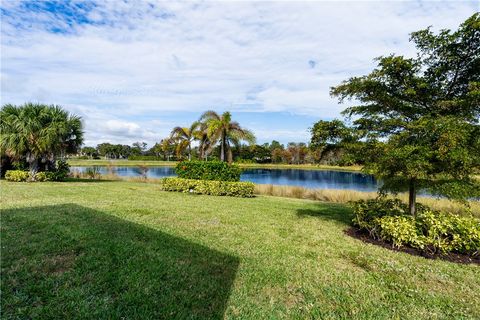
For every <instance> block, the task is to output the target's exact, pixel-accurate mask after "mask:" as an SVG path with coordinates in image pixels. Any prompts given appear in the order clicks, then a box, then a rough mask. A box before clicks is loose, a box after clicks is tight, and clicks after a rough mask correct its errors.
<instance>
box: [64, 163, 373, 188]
mask: <svg viewBox="0 0 480 320" xmlns="http://www.w3.org/2000/svg"><path fill="white" fill-rule="evenodd" d="M148 168H149V170H148V172H147V177H148V178H163V177H171V176H175V171H174V168H173V167H148ZM86 169H87V167H71V170H72V171H79V172H84V171H85V170H86ZM109 170H110V171H112V170H113V171H114V172H115V173H116V174H117V175H118V176H120V177H138V176H140V174H141V171H140V169H139V168H137V167H113V168H108V167H99V171H100V173H101V174H107V173H109ZM240 179H241V180H242V181H251V182H254V183H258V184H275V185H287V186H301V187H305V188H312V189H347V190H357V191H377V189H378V187H379V183H378V181H376V180H375V178H374V177H373V176H370V175H365V174H362V173H359V172H344V171H335V170H302V169H246V170H244V171H243V172H242V175H241V178H240Z"/></svg>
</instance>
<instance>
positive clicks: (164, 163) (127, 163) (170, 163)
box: [68, 159, 362, 171]
mask: <svg viewBox="0 0 480 320" xmlns="http://www.w3.org/2000/svg"><path fill="white" fill-rule="evenodd" d="M68 163H69V164H70V165H71V166H108V165H114V166H125V167H128V166H140V165H143V166H150V167H173V166H175V165H176V164H177V162H176V161H142V160H104V159H98V160H88V159H87V160H84V159H70V160H68ZM239 166H240V167H242V168H263V169H304V170H338V171H360V170H361V169H362V167H361V166H345V167H340V166H330V165H317V164H275V163H267V164H260V163H240V164H239Z"/></svg>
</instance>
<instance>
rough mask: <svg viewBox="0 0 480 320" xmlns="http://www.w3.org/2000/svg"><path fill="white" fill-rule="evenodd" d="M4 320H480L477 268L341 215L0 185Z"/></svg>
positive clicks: (138, 190)
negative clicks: (367, 237) (430, 255)
mask: <svg viewBox="0 0 480 320" xmlns="http://www.w3.org/2000/svg"><path fill="white" fill-rule="evenodd" d="M0 188H1V190H2V207H1V220H2V224H1V233H0V236H1V243H2V259H1V262H0V263H1V270H2V277H1V282H2V283H1V284H2V296H1V309H2V317H4V318H6V319H8V318H42V317H47V316H48V317H49V318H57V319H60V318H61V319H65V318H70V319H75V318H77V319H78V318H82V319H99V318H118V315H119V314H120V313H121V314H122V315H123V316H124V317H126V318H129V319H132V318H142V319H152V318H154V319H159V318H160V319H161V318H168V319H171V318H175V317H176V318H182V317H183V318H185V317H184V315H186V314H188V315H189V316H190V317H191V318H209V319H223V318H227V319H272V318H276V319H286V318H288V319H306V318H307V319H311V318H330V319H332V318H336V319H338V318H344V319H347V318H348V319H392V318H394V319H395V318H402V319H432V318H437V319H453V318H455V319H478V318H479V317H480V306H479V305H478V303H477V301H479V300H480V292H479V291H478V288H479V287H480V278H479V277H478V273H479V271H480V267H479V266H478V265H474V264H466V265H465V264H456V263H452V262H448V261H443V260H430V259H425V258H423V257H419V256H412V255H409V254H405V253H402V252H395V251H391V250H388V249H386V248H382V247H379V246H375V245H371V244H367V243H364V242H362V241H359V240H357V239H354V238H352V237H350V236H348V235H346V234H345V230H347V229H348V228H349V226H350V223H351V220H352V218H353V213H352V210H351V209H350V208H348V207H347V206H345V205H341V204H330V203H322V202H318V201H309V200H298V199H287V198H278V197H265V196H258V197H255V198H249V199H245V198H232V197H212V196H204V195H190V194H184V193H175V192H163V191H161V190H160V186H159V185H158V184H154V183H140V182H126V181H115V182H109V181H102V180H84V181H82V180H77V181H71V182H63V183H54V182H45V183H41V184H28V183H13V182H6V181H0Z"/></svg>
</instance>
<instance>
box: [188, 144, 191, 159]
mask: <svg viewBox="0 0 480 320" xmlns="http://www.w3.org/2000/svg"><path fill="white" fill-rule="evenodd" d="M190 160H192V146H191V144H190V143H188V161H190Z"/></svg>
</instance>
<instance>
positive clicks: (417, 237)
mask: <svg viewBox="0 0 480 320" xmlns="http://www.w3.org/2000/svg"><path fill="white" fill-rule="evenodd" d="M417 205H418V213H417V217H416V218H414V217H413V216H411V215H410V214H408V207H407V205H406V204H404V203H402V202H401V201H400V200H398V199H395V200H393V199H372V200H360V201H356V202H354V214H355V217H354V220H353V223H354V225H355V226H357V227H359V228H360V229H362V230H365V231H368V232H369V233H370V235H371V236H372V237H373V238H374V239H380V240H383V241H385V242H388V243H391V244H392V245H393V246H395V247H402V246H409V247H412V248H416V249H418V250H420V251H423V252H426V253H429V254H434V253H442V254H446V253H450V252H455V253H462V254H468V255H471V256H478V255H480V220H479V219H476V218H474V217H461V216H458V215H455V214H450V213H444V212H440V211H434V210H431V209H429V208H427V207H425V206H423V205H421V204H417Z"/></svg>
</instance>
